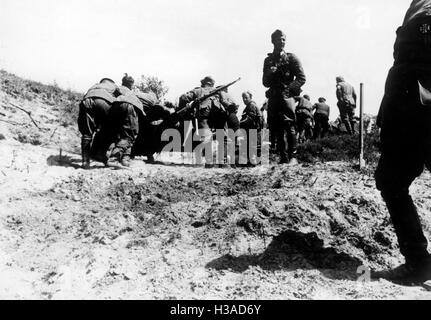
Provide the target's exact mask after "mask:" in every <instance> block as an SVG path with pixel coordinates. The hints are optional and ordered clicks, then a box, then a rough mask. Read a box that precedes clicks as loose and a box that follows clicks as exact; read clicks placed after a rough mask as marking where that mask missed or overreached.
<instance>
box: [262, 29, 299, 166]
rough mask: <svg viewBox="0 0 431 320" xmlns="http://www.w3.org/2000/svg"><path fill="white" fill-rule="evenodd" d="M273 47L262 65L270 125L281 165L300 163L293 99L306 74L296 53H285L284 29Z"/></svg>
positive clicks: (272, 36)
mask: <svg viewBox="0 0 431 320" xmlns="http://www.w3.org/2000/svg"><path fill="white" fill-rule="evenodd" d="M271 41H272V44H273V45H274V50H273V52H272V53H269V54H268V57H266V59H265V61H264V65H263V77H262V82H263V85H264V86H265V87H267V88H269V90H267V92H266V97H267V98H268V125H269V130H270V131H271V134H273V133H275V135H276V137H277V149H278V152H279V154H280V163H287V162H288V161H289V163H291V164H295V163H297V161H296V159H295V154H296V132H295V121H296V116H295V107H294V105H295V102H294V99H293V97H295V96H299V94H300V93H301V87H302V86H303V85H304V84H305V74H304V70H303V69H302V65H301V62H300V61H299V59H298V58H297V57H296V56H295V55H294V54H293V53H287V52H285V51H284V47H285V44H286V35H285V34H284V33H283V32H282V31H281V30H275V31H274V33H272V35H271Z"/></svg>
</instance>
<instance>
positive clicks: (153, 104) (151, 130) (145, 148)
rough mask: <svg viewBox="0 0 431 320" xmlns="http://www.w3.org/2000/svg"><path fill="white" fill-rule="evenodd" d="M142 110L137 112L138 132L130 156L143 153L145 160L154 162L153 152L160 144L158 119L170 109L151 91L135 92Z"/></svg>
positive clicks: (164, 115) (161, 118)
mask: <svg viewBox="0 0 431 320" xmlns="http://www.w3.org/2000/svg"><path fill="white" fill-rule="evenodd" d="M136 96H137V97H138V99H139V100H140V101H141V103H142V106H143V110H144V112H143V113H142V112H138V122H139V133H138V136H137V137H136V141H135V143H134V144H133V147H132V157H135V156H139V155H143V156H146V157H147V162H154V153H156V152H159V150H160V145H161V134H162V132H160V131H161V130H160V127H159V125H160V120H163V119H166V118H167V117H168V116H169V115H170V114H171V111H170V110H169V109H168V108H166V107H165V106H163V105H160V104H159V100H158V99H157V97H156V95H155V94H154V93H152V92H149V93H142V92H138V93H136Z"/></svg>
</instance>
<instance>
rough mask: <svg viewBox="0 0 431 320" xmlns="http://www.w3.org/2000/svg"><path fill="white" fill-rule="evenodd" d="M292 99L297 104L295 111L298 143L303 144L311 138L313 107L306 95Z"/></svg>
mask: <svg viewBox="0 0 431 320" xmlns="http://www.w3.org/2000/svg"><path fill="white" fill-rule="evenodd" d="M294 99H295V101H297V102H298V105H297V106H296V110H295V113H296V126H297V128H298V142H299V143H303V142H305V141H307V140H308V139H311V137H312V136H313V105H312V104H311V102H310V96H308V95H307V94H304V96H302V97H295V98H294Z"/></svg>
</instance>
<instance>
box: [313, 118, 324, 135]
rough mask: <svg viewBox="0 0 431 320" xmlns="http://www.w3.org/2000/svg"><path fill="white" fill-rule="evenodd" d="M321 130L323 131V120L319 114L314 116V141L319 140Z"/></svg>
mask: <svg viewBox="0 0 431 320" xmlns="http://www.w3.org/2000/svg"><path fill="white" fill-rule="evenodd" d="M321 130H322V128H321V120H320V117H319V114H316V115H315V116H314V135H313V139H317V138H318V137H319V136H320V132H321Z"/></svg>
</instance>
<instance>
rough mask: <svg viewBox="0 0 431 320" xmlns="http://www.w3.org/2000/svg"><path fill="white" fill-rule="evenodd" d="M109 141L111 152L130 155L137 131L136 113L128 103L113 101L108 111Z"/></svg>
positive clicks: (123, 155)
mask: <svg viewBox="0 0 431 320" xmlns="http://www.w3.org/2000/svg"><path fill="white" fill-rule="evenodd" d="M108 123H109V129H108V135H109V138H108V139H109V141H110V142H111V147H110V149H111V150H112V153H119V154H120V157H121V158H123V157H125V156H127V157H130V155H131V152H132V147H133V144H134V142H135V140H136V137H137V136H138V133H139V124H138V115H137V112H136V110H135V107H134V106H133V105H131V104H129V103H125V102H123V103H114V104H113V106H112V108H111V109H110V112H109V121H108Z"/></svg>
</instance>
